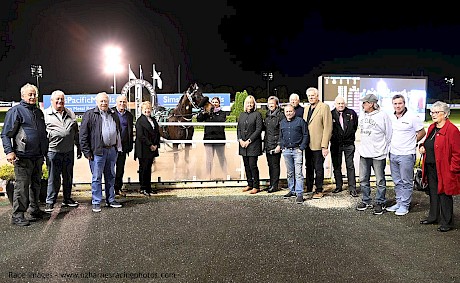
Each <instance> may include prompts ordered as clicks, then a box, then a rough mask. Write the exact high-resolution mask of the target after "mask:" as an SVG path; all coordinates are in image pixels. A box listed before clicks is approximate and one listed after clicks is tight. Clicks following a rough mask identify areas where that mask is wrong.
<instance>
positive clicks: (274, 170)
mask: <svg viewBox="0 0 460 283" xmlns="http://www.w3.org/2000/svg"><path fill="white" fill-rule="evenodd" d="M266 156H267V163H268V175H269V177H270V187H272V188H273V189H275V190H277V189H278V184H279V182H280V171H281V169H280V161H281V152H279V153H275V154H270V153H269V152H267V153H266Z"/></svg>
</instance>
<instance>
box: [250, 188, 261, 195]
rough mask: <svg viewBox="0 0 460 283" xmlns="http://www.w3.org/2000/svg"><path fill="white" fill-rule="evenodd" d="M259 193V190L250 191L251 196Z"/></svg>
mask: <svg viewBox="0 0 460 283" xmlns="http://www.w3.org/2000/svg"><path fill="white" fill-rule="evenodd" d="M258 192H259V189H256V188H254V189H252V191H251V192H250V194H251V195H254V194H257V193H258Z"/></svg>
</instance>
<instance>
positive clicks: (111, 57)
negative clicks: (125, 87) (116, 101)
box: [104, 46, 121, 94]
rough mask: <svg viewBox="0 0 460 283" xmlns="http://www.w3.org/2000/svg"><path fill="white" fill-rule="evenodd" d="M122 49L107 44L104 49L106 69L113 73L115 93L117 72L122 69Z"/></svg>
mask: <svg viewBox="0 0 460 283" xmlns="http://www.w3.org/2000/svg"><path fill="white" fill-rule="evenodd" d="M120 55H121V49H120V48H119V47H116V46H107V47H106V48H105V49H104V58H105V71H106V72H107V73H113V94H116V93H117V76H116V75H117V72H119V71H120V70H121V64H120Z"/></svg>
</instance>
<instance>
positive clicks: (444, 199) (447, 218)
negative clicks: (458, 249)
mask: <svg viewBox="0 0 460 283" xmlns="http://www.w3.org/2000/svg"><path fill="white" fill-rule="evenodd" d="M425 169H426V174H427V178H428V188H429V196H430V212H429V213H428V218H427V220H428V221H430V222H431V221H436V222H438V224H439V226H441V227H445V228H448V227H450V228H452V227H453V225H454V200H453V198H452V196H450V195H446V194H444V193H442V194H438V175H437V170H436V164H434V163H426V164H425Z"/></svg>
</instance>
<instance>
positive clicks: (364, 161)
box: [356, 93, 393, 215]
mask: <svg viewBox="0 0 460 283" xmlns="http://www.w3.org/2000/svg"><path fill="white" fill-rule="evenodd" d="M361 101H362V103H363V104H362V107H363V110H364V113H363V114H361V115H360V117H359V123H358V128H359V129H360V131H361V142H360V144H359V146H358V152H359V155H360V159H359V183H360V187H361V192H362V202H361V203H359V204H358V206H357V207H356V209H357V210H359V211H364V210H366V209H368V208H373V209H374V214H375V215H380V214H383V212H384V209H385V205H386V197H385V195H386V189H387V187H386V180H385V166H386V158H387V155H388V152H389V149H390V142H391V136H392V133H393V130H392V127H391V119H390V117H389V116H388V114H387V113H385V111H383V110H382V109H381V108H380V106H379V105H378V98H377V96H376V95H375V94H373V93H368V94H366V95H365V96H364V97H363V98H361ZM371 168H372V169H374V174H375V179H376V187H377V192H376V194H375V199H374V201H372V197H371V187H370V176H371Z"/></svg>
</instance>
